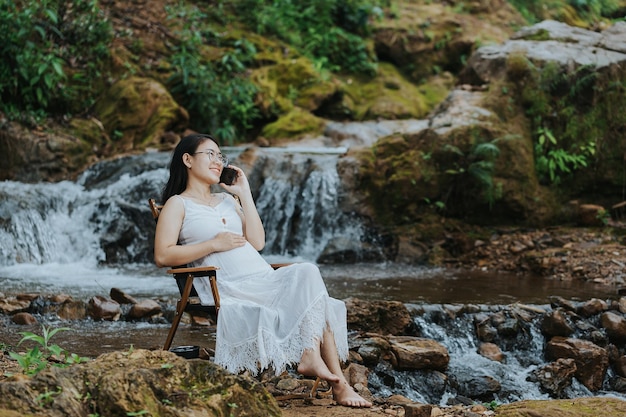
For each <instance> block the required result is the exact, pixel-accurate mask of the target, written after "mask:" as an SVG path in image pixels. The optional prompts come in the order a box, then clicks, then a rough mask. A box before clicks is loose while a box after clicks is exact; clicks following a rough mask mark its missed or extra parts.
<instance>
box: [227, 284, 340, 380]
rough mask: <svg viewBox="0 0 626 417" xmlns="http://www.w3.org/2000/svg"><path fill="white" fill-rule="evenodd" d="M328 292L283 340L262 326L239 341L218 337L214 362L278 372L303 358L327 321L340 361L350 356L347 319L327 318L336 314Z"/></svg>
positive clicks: (236, 370) (254, 372) (229, 367)
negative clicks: (228, 341)
mask: <svg viewBox="0 0 626 417" xmlns="http://www.w3.org/2000/svg"><path fill="white" fill-rule="evenodd" d="M328 299H329V297H328V295H322V296H321V297H319V298H318V300H317V301H315V302H314V303H313V304H312V305H311V308H309V310H308V311H307V312H306V313H304V314H303V315H302V317H301V318H300V320H299V325H298V326H297V327H295V328H294V332H293V333H292V334H291V335H289V336H288V337H287V338H286V339H285V340H284V341H282V342H279V341H277V340H276V337H275V336H274V334H273V332H270V331H267V330H265V329H263V328H261V329H259V333H257V335H256V337H255V338H250V339H248V340H245V341H243V342H241V343H237V344H236V345H224V344H220V341H219V340H218V341H217V346H216V350H215V363H216V364H218V365H220V366H222V367H224V368H225V369H227V370H228V371H229V372H232V373H235V374H237V373H239V372H242V371H249V372H250V373H251V374H252V375H257V374H258V373H259V372H260V371H263V370H265V369H268V368H271V369H273V370H274V372H275V373H276V375H278V374H280V373H282V372H283V371H284V370H285V369H286V368H287V366H289V365H294V364H297V363H299V362H300V359H301V357H302V353H303V352H304V350H305V349H311V348H313V347H314V346H315V344H316V343H317V342H318V341H319V340H321V339H322V336H323V332H324V329H325V327H326V326H327V325H328V327H329V328H330V330H331V332H332V333H333V335H334V339H335V345H336V347H337V353H338V355H339V359H340V360H341V361H346V360H347V359H348V334H347V327H346V323H335V322H333V321H336V320H332V319H331V320H328V319H329V318H332V317H333V314H332V312H331V308H330V306H329V303H328Z"/></svg>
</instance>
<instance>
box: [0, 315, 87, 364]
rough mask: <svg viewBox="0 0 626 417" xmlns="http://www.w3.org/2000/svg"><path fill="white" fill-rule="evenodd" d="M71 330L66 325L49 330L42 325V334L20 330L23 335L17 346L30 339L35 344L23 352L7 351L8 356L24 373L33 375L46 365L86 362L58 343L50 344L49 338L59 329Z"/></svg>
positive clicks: (85, 359)
mask: <svg viewBox="0 0 626 417" xmlns="http://www.w3.org/2000/svg"><path fill="white" fill-rule="evenodd" d="M67 330H71V329H70V328H67V327H59V328H56V329H52V330H50V328H49V327H46V326H42V335H41V336H40V335H38V334H35V333H31V332H21V333H20V334H21V335H22V336H23V337H22V339H21V340H20V342H19V343H18V346H19V345H21V344H22V343H24V342H27V341H31V342H34V343H35V346H34V347H32V348H31V349H30V350H27V351H26V352H25V353H17V352H9V356H11V358H13V359H15V360H16V361H17V363H18V364H19V366H20V367H21V368H22V371H23V372H24V373H25V374H26V375H35V374H37V373H39V372H40V371H43V370H44V369H45V368H46V367H47V366H48V365H50V366H57V367H66V366H69V365H73V364H76V363H81V362H86V361H88V360H89V359H88V358H84V357H80V356H78V355H76V354H75V353H69V352H68V351H66V350H65V349H63V348H61V347H60V346H59V345H56V344H51V343H50V339H51V338H52V337H53V336H54V335H55V334H57V333H58V332H60V331H67Z"/></svg>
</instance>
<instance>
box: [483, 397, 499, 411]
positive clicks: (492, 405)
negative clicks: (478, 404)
mask: <svg viewBox="0 0 626 417" xmlns="http://www.w3.org/2000/svg"><path fill="white" fill-rule="evenodd" d="M483 405H484V406H485V407H487V408H488V409H490V410H492V411H495V410H496V408H498V407H499V406H500V404H498V402H497V401H496V400H493V401H490V402H488V403H485V404H483Z"/></svg>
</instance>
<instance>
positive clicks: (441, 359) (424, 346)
mask: <svg viewBox="0 0 626 417" xmlns="http://www.w3.org/2000/svg"><path fill="white" fill-rule="evenodd" d="M389 342H390V343H391V352H392V353H393V358H392V364H393V366H394V368H396V369H431V370H439V371H444V370H446V369H447V368H448V363H449V362H450V355H449V354H448V350H447V349H446V348H445V347H444V346H443V345H442V344H440V343H438V342H436V341H434V340H431V339H424V338H420V337H410V336H393V337H390V338H389Z"/></svg>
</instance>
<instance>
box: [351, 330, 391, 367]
mask: <svg viewBox="0 0 626 417" xmlns="http://www.w3.org/2000/svg"><path fill="white" fill-rule="evenodd" d="M390 348H391V345H390V343H389V341H388V340H387V339H385V338H383V337H376V336H373V337H368V338H365V339H364V340H363V341H362V342H359V345H358V348H357V353H358V354H359V355H360V356H361V359H362V361H363V363H365V364H370V365H371V364H376V363H378V362H380V360H381V359H382V358H384V357H386V355H387V354H388V352H389V350H390Z"/></svg>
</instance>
